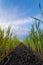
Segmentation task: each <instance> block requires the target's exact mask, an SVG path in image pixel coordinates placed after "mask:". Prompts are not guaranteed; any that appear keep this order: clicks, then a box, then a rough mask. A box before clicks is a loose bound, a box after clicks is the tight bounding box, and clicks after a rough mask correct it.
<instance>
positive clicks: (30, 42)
mask: <svg viewBox="0 0 43 65" xmlns="http://www.w3.org/2000/svg"><path fill="white" fill-rule="evenodd" d="M39 8H40V10H41V14H42V15H43V11H42V8H41V4H40V3H39ZM32 18H33V19H35V24H34V23H33V24H32V28H31V31H30V33H29V35H28V36H27V37H26V38H25V39H24V40H23V42H24V44H25V45H27V46H30V47H31V48H32V49H33V50H36V51H38V52H39V53H40V54H43V29H41V28H40V24H41V23H43V21H41V20H40V19H38V18H36V17H32Z"/></svg>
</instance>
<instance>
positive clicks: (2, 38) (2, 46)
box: [0, 26, 20, 60]
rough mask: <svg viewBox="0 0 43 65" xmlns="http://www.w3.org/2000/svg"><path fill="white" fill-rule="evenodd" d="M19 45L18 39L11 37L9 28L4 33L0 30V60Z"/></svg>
mask: <svg viewBox="0 0 43 65" xmlns="http://www.w3.org/2000/svg"><path fill="white" fill-rule="evenodd" d="M19 43H20V41H19V39H18V38H17V37H16V36H12V32H11V28H10V26H9V27H8V29H7V31H6V32H4V30H2V29H1V28H0V60H1V59H2V58H4V57H5V56H6V55H7V54H8V53H9V52H11V51H12V49H14V48H15V47H16V46H17V45H18V44H19Z"/></svg>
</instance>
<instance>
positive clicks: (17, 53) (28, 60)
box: [0, 43, 43, 65]
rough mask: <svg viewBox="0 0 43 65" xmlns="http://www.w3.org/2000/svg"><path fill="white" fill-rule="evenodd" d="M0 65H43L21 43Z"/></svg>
mask: <svg viewBox="0 0 43 65" xmlns="http://www.w3.org/2000/svg"><path fill="white" fill-rule="evenodd" d="M0 65H43V64H42V60H41V57H40V56H39V55H38V54H37V53H35V54H34V52H33V51H32V49H31V48H27V47H26V46H25V45H23V44H22V43H21V44H20V45H19V46H17V47H16V48H15V49H14V50H13V51H12V52H11V53H10V54H9V55H8V56H7V57H5V58H4V59H3V61H2V62H1V63H0Z"/></svg>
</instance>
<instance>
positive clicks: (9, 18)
mask: <svg viewBox="0 0 43 65" xmlns="http://www.w3.org/2000/svg"><path fill="white" fill-rule="evenodd" d="M39 2H40V3H41V5H42V6H43V0H0V26H1V27H2V28H7V27H8V26H9V25H10V26H11V28H12V32H14V33H15V34H16V35H17V36H18V37H19V38H22V37H25V36H26V35H27V34H28V31H30V29H31V24H32V23H33V22H34V20H33V19H32V18H31V16H35V17H38V18H40V19H42V20H43V18H42V16H41V14H40V9H39V7H38V3H39ZM41 26H43V25H41Z"/></svg>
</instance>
